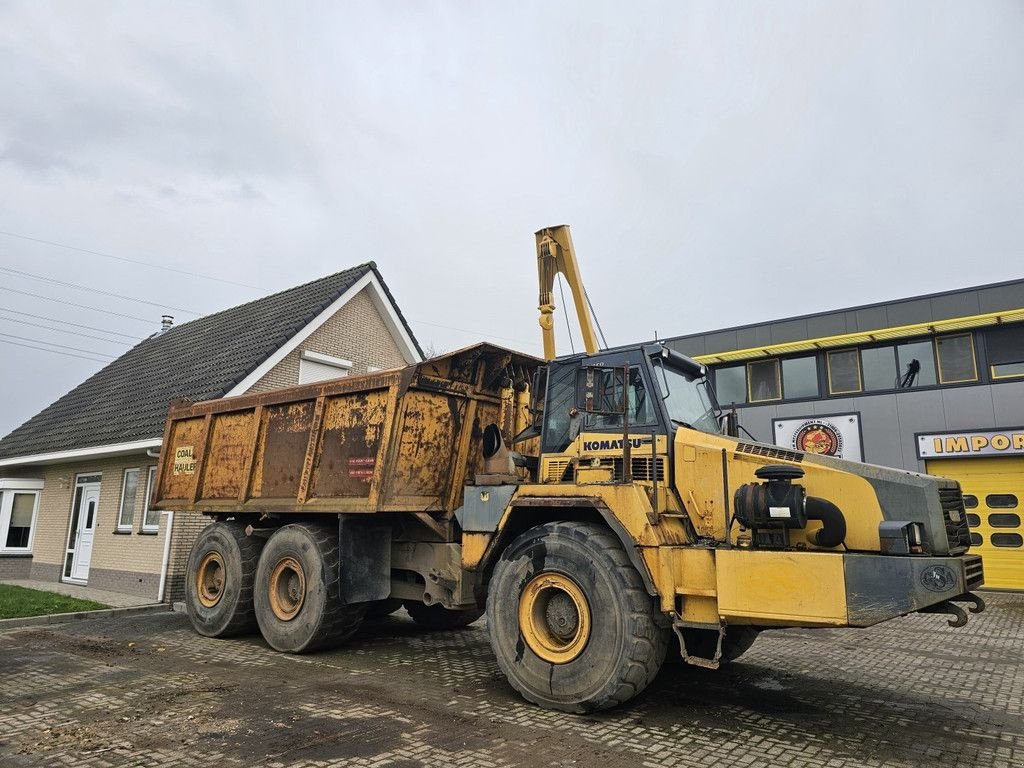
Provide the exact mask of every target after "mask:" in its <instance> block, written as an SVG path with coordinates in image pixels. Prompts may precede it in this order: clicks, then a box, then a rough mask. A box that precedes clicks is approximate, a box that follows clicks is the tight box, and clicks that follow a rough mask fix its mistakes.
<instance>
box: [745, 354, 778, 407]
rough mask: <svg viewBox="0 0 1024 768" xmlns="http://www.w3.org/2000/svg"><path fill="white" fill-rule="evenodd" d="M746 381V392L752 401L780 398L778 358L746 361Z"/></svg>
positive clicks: (758, 401)
mask: <svg viewBox="0 0 1024 768" xmlns="http://www.w3.org/2000/svg"><path fill="white" fill-rule="evenodd" d="M747 382H748V386H749V391H748V393H747V394H748V395H749V400H750V402H752V403H763V402H766V401H769V400H781V399H782V379H781V377H780V376H779V361H778V360H762V361H758V362H756V363H747Z"/></svg>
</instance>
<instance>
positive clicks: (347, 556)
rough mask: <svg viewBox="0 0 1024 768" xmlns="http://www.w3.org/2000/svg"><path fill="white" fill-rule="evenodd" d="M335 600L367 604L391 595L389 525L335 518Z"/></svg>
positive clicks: (370, 519)
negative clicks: (336, 542)
mask: <svg viewBox="0 0 1024 768" xmlns="http://www.w3.org/2000/svg"><path fill="white" fill-rule="evenodd" d="M338 551H339V553H340V563H339V565H338V568H339V574H338V575H339V579H338V597H339V598H340V599H341V600H342V602H344V603H348V604H351V603H368V602H370V601H372V600H385V599H387V598H388V597H390V596H391V526H390V525H389V524H388V523H386V522H382V521H380V520H374V519H372V518H370V517H368V516H367V517H363V516H359V517H356V516H341V517H339V518H338Z"/></svg>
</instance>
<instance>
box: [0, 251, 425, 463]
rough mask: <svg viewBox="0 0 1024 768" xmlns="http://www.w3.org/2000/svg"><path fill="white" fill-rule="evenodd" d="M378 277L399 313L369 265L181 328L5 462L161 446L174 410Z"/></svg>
mask: <svg viewBox="0 0 1024 768" xmlns="http://www.w3.org/2000/svg"><path fill="white" fill-rule="evenodd" d="M371 271H372V272H373V273H374V274H376V276H377V278H378V280H380V283H381V285H382V286H383V287H384V291H385V292H386V293H387V296H388V298H389V299H391V302H392V304H393V305H395V308H396V311H397V310H398V307H397V304H395V301H394V297H393V296H392V295H391V292H390V291H389V290H388V288H387V285H386V284H385V283H384V280H383V279H382V278H381V277H380V273H379V272H378V271H377V267H376V265H375V264H374V263H373V262H369V263H367V264H361V265H359V266H358V267H353V268H351V269H347V270H345V271H343V272H338V273H336V274H333V275H329V276H327V277H324V278H321V279H319V280H314V281H313V282H311V283H306V284H305V285H300V286H297V287H295V288H290V289H288V290H286V291H281V292H280V293H275V294H273V295H271V296H267V297H265V298H262V299H257V300H255V301H251V302H249V303H247V304H241V305H239V306H237V307H232V308H231V309H225V310H224V311H222V312H217V313H216V314H213V315H208V316H206V317H200V318H198V319H196V320H192V321H190V322H187V323H182V324H181V325H175V326H173V327H171V328H170V329H169V330H167V331H165V332H163V333H160V334H155V335H153V336H151V337H150V338H148V339H146V340H144V341H142V342H140V343H139V344H138V345H136V346H135V347H133V348H132V349H130V350H129V351H128V352H126V353H125V354H123V355H122V356H121V357H119V358H118V359H117V360H115V361H114V362H112V363H110V364H109V365H108V366H106V367H105V368H103V369H102V370H100V371H99V372H97V373H96V374H94V375H93V376H91V377H89V378H88V379H86V380H85V381H84V382H82V383H81V384H79V385H78V386H77V387H75V388H74V389H73V390H71V391H70V392H68V393H67V394H66V395H64V396H63V397H61V398H60V399H59V400H57V401H56V402H55V403H53V404H52V405H50V406H49V407H47V408H45V409H44V410H42V411H41V412H40V413H38V414H36V415H35V416H33V417H32V418H31V419H29V420H28V421H27V422H25V423H24V424H22V425H21V426H20V427H18V428H17V429H15V430H14V431H13V432H11V433H10V434H9V435H7V436H6V437H5V438H3V440H0V459H6V458H11V457H14V456H30V455H35V454H39V453H51V452H55V451H67V450H73V449H77V448H88V447H92V446H100V445H109V444H114V443H127V442H134V441H137V440H149V439H154V438H158V437H160V436H161V434H162V433H163V423H164V418H165V417H166V415H167V406H168V403H169V402H170V401H172V400H177V399H188V400H193V401H199V400H211V399H214V398H218V397H222V396H224V395H225V394H226V393H227V392H229V391H231V389H232V388H233V387H235V386H236V385H237V384H238V383H239V382H240V381H242V380H243V379H244V378H245V377H246V376H248V375H249V374H250V373H251V372H252V371H254V370H255V369H256V368H257V367H258V366H259V365H260V364H261V363H263V362H264V361H265V360H266V359H267V358H269V357H270V356H271V355H272V354H273V353H274V352H275V351H276V350H278V349H280V347H281V346H282V345H284V343H285V342H286V341H287V340H288V339H290V338H291V337H292V336H294V335H295V334H296V333H297V332H298V331H299V330H301V329H302V328H303V327H305V326H306V325H307V324H308V323H310V322H311V321H312V320H313V319H314V318H315V317H316V316H317V315H319V314H320V313H321V312H322V311H323V310H324V309H326V308H327V307H328V306H330V305H331V304H332V303H333V302H334V301H336V300H337V299H338V297H339V296H341V295H342V294H343V293H344V292H345V291H346V290H348V289H349V288H350V287H351V286H352V285H354V284H355V283H356V282H357V281H358V280H360V279H361V278H362V277H363V276H364V275H366V274H367V273H369V272H371ZM398 314H399V318H400V319H401V320H402V323H403V325H404V326H405V330H406V332H407V333H408V334H409V337H410V338H411V339H412V340H413V344H415V345H416V348H417V350H418V351H420V353H421V355H422V350H420V349H419V344H418V343H417V342H416V337H415V336H414V335H413V333H412V330H411V329H410V328H409V325H408V323H406V321H405V318H404V317H402V316H401V312H400V311H399V313H398Z"/></svg>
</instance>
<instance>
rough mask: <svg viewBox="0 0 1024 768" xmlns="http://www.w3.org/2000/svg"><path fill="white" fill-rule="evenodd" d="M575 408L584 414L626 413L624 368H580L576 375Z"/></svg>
mask: <svg viewBox="0 0 1024 768" xmlns="http://www.w3.org/2000/svg"><path fill="white" fill-rule="evenodd" d="M576 407H577V408H578V409H579V410H581V411H583V412H584V413H598V414H608V415H612V414H624V413H625V412H626V369H625V368H599V367H596V366H594V367H585V368H581V369H580V370H579V372H578V373H577V374H576Z"/></svg>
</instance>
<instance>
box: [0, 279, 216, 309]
mask: <svg viewBox="0 0 1024 768" xmlns="http://www.w3.org/2000/svg"><path fill="white" fill-rule="evenodd" d="M0 271H3V272H8V273H10V274H12V275H19V276H21V277H27V278H29V279H31V280H40V281H42V282H44V283H52V284H53V285H62V286H64V287H66V288H77V289H78V290H80V291H89V292H90V293H98V294H99V295H101V296H110V297H111V298H114V299H124V300H125V301H134V302H136V303H138V304H148V305H150V306H151V307H160V308H161V309H173V310H174V311H175V312H185V313H187V314H189V315H196V316H197V317H198V316H199V315H201V314H202V312H196V311H195V310H194V309H185V308H184V307H172V306H169V305H167V304H163V303H161V302H156V301H147V300H146V299H136V298H135V297H134V296H125V295H124V294H121V293H111V292H110V291H104V290H101V289H100V288H90V287H89V286H88V285H79V284H78V283H69V282H67V281H66V280H57V279H56V278H54V277H45V276H44V275H36V274H33V273H31V272H22V271H21V270H20V269H14V268H13V267H0Z"/></svg>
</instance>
